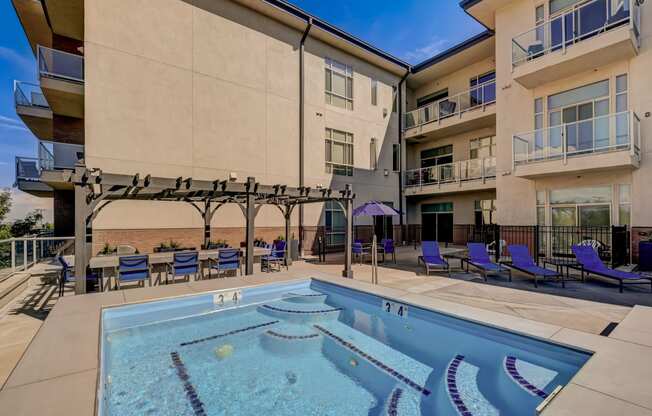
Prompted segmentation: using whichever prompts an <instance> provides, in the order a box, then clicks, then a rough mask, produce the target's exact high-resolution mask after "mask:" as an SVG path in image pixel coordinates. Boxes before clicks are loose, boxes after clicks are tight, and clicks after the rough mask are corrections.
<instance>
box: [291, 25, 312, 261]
mask: <svg viewBox="0 0 652 416" xmlns="http://www.w3.org/2000/svg"><path fill="white" fill-rule="evenodd" d="M311 28H312V17H309V18H308V25H307V26H306V29H305V30H304V31H303V36H301V41H300V42H299V188H303V187H304V186H305V183H304V180H305V179H304V177H305V175H304V170H305V169H304V159H305V150H304V149H305V145H304V143H305V124H306V123H305V118H306V114H305V105H304V100H305V87H304V78H305V75H304V73H305V70H304V57H303V54H304V44H305V42H306V38H307V37H308V33H309V32H310V29H311ZM303 218H304V214H303V204H299V253H300V255H303ZM288 243H289V242H288Z"/></svg>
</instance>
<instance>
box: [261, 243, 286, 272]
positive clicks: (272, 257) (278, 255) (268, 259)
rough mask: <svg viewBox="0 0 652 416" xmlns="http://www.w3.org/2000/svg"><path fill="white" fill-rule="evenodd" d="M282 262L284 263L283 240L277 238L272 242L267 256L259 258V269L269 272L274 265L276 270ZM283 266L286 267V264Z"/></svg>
mask: <svg viewBox="0 0 652 416" xmlns="http://www.w3.org/2000/svg"><path fill="white" fill-rule="evenodd" d="M283 264H285V241H284V240H279V241H276V242H274V244H273V245H272V251H271V252H270V253H269V254H268V255H267V256H262V257H261V258H260V270H261V271H267V272H271V271H273V270H274V266H276V267H277V268H278V271H281V267H282V266H283ZM285 267H286V268H288V267H287V265H286V266H285ZM288 269H289V268H288Z"/></svg>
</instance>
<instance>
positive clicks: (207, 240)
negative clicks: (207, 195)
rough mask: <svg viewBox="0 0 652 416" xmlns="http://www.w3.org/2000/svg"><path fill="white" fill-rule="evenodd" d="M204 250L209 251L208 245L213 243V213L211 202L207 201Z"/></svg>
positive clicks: (205, 206) (205, 207)
mask: <svg viewBox="0 0 652 416" xmlns="http://www.w3.org/2000/svg"><path fill="white" fill-rule="evenodd" d="M203 214H204V215H203V217H204V249H208V244H209V243H210V242H211V220H212V217H213V215H212V214H213V213H212V211H211V201H210V200H206V203H205V205H204V212H203Z"/></svg>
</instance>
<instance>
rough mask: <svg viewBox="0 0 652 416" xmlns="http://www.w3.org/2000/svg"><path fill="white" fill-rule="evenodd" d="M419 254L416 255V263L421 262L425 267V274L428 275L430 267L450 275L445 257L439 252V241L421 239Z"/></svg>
mask: <svg viewBox="0 0 652 416" xmlns="http://www.w3.org/2000/svg"><path fill="white" fill-rule="evenodd" d="M421 254H422V255H421V256H419V257H418V259H417V263H423V266H424V267H425V268H426V275H427V276H430V269H437V270H443V271H445V272H446V273H448V277H450V275H451V268H450V265H449V264H448V262H447V261H446V259H444V258H443V257H442V256H441V254H440V252H439V243H438V242H437V241H423V242H422V243H421Z"/></svg>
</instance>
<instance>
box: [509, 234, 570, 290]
mask: <svg viewBox="0 0 652 416" xmlns="http://www.w3.org/2000/svg"><path fill="white" fill-rule="evenodd" d="M507 249H508V250H509V255H510V256H511V257H512V262H511V263H509V264H506V266H507V267H511V268H512V269H514V270H518V271H519V272H522V273H525V274H529V275H530V276H533V277H534V287H539V283H538V278H539V277H541V278H543V280H546V279H548V278H556V279H557V280H559V279H561V287H566V285H565V283H564V275H563V274H561V273H557V272H555V271H553V270H549V269H546V268H545V267H540V266H539V265H537V264H536V263H535V262H534V259H533V258H532V256H530V252H529V250H528V248H527V246H524V245H521V244H511V245H509V246H508V247H507Z"/></svg>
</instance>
